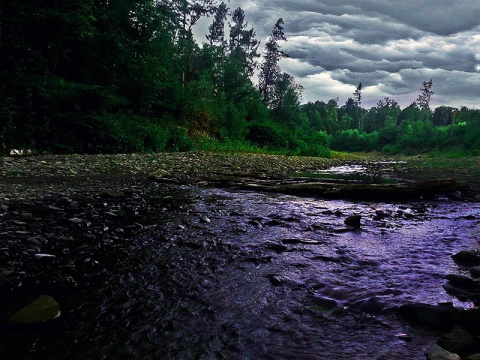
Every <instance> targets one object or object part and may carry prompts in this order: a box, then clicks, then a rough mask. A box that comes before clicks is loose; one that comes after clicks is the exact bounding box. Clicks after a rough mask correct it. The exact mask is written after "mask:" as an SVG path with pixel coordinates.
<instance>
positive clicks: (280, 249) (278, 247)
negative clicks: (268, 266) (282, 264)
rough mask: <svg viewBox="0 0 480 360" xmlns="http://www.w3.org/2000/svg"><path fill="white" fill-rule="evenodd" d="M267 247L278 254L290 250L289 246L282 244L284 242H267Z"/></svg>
mask: <svg viewBox="0 0 480 360" xmlns="http://www.w3.org/2000/svg"><path fill="white" fill-rule="evenodd" d="M265 249H268V250H273V251H275V252H276V253H277V254H280V253H282V252H284V251H287V250H288V247H286V246H285V245H282V244H277V243H272V242H269V243H267V244H265Z"/></svg>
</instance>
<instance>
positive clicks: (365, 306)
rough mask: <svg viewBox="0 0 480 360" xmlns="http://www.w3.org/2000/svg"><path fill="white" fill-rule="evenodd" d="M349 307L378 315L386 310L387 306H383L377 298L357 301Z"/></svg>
mask: <svg viewBox="0 0 480 360" xmlns="http://www.w3.org/2000/svg"><path fill="white" fill-rule="evenodd" d="M348 306H349V307H351V308H353V309H355V310H359V311H361V312H364V313H367V314H378V313H380V312H381V311H382V310H383V309H385V304H383V303H382V302H381V301H380V300H379V299H378V297H376V296H374V297H371V298H368V299H360V300H357V301H355V302H353V303H349V304H348Z"/></svg>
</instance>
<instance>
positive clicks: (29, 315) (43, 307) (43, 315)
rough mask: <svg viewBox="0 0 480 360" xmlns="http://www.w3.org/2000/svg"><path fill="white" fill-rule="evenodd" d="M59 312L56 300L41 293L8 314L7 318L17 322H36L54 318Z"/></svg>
mask: <svg viewBox="0 0 480 360" xmlns="http://www.w3.org/2000/svg"><path fill="white" fill-rule="evenodd" d="M60 314H61V311H60V305H59V304H58V302H57V301H56V300H55V299H54V298H53V297H51V296H49V295H41V296H39V297H38V298H37V299H35V300H34V301H32V302H31V303H30V304H28V305H27V306H25V307H23V308H21V309H20V310H18V311H17V312H16V313H14V314H13V315H12V316H10V318H9V320H10V321H11V322H13V323H17V324H37V323H43V322H46V321H51V320H54V319H56V318H58V317H59V316H60Z"/></svg>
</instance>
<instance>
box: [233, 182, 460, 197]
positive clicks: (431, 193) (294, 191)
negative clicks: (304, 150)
mask: <svg viewBox="0 0 480 360" xmlns="http://www.w3.org/2000/svg"><path fill="white" fill-rule="evenodd" d="M238 187H239V188H242V189H245V190H255V191H265V192H278V193H283V194H290V195H298V196H313V197H321V198H328V199H355V200H377V201H388V200H411V199H420V198H423V199H428V198H433V197H435V196H438V195H447V194H451V193H453V192H455V191H458V190H461V189H463V188H464V187H465V185H463V184H460V183H458V182H456V181H455V180H453V179H443V180H430V181H419V182H401V183H394V184H359V183H355V184H348V183H325V182H297V183H280V184H278V183H277V184H259V183H253V184H252V183H250V184H241V185H239V186H238Z"/></svg>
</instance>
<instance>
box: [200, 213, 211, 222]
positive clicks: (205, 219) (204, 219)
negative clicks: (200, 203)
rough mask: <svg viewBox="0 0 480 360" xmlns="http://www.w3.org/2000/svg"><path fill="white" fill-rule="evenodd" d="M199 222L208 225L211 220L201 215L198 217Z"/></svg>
mask: <svg viewBox="0 0 480 360" xmlns="http://www.w3.org/2000/svg"><path fill="white" fill-rule="evenodd" d="M200 222H202V223H204V224H208V223H210V222H212V220H210V219H209V218H208V216H206V215H202V216H200Z"/></svg>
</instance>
